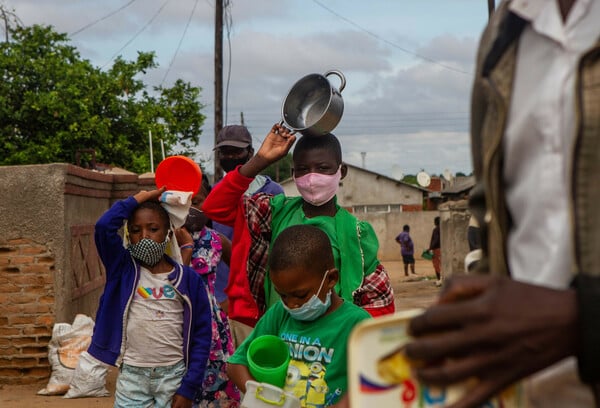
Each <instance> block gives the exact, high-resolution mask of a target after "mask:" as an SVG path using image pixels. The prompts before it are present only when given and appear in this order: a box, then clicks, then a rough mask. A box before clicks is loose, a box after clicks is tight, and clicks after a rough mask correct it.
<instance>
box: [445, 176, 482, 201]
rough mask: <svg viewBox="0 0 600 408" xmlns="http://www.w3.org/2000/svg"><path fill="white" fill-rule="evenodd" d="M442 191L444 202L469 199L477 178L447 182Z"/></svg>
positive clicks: (460, 178) (469, 177) (470, 177)
mask: <svg viewBox="0 0 600 408" xmlns="http://www.w3.org/2000/svg"><path fill="white" fill-rule="evenodd" d="M444 183H445V185H444V187H443V189H442V191H441V196H442V201H444V202H445V201H458V200H464V199H466V198H467V197H468V195H469V192H470V191H471V189H472V188H473V186H474V185H475V176H464V177H456V178H453V179H452V181H451V182H449V181H445V182H444Z"/></svg>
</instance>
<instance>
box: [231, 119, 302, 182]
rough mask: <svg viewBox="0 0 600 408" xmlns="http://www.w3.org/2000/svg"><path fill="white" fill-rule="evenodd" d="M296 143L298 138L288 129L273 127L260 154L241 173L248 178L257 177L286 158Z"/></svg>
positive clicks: (245, 165) (241, 169) (242, 168)
mask: <svg viewBox="0 0 600 408" xmlns="http://www.w3.org/2000/svg"><path fill="white" fill-rule="evenodd" d="M295 141H296V136H294V133H293V132H292V131H290V130H289V129H288V128H286V127H285V126H283V125H281V124H275V125H273V127H272V128H271V131H270V132H269V134H268V135H267V137H265V140H264V141H263V143H262V145H261V146H260V149H258V152H257V153H256V154H255V155H254V156H252V158H251V159H250V160H249V161H248V162H246V163H245V164H244V165H243V166H242V167H241V168H240V173H241V174H242V175H243V176H246V177H256V175H257V174H260V172H262V171H263V170H264V169H266V168H267V167H269V166H270V165H271V164H273V163H275V162H276V161H277V160H279V159H281V158H283V157H285V156H286V155H287V154H288V152H289V151H290V149H291V148H292V146H293V145H294V142H295Z"/></svg>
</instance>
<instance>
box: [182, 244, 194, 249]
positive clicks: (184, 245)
mask: <svg viewBox="0 0 600 408" xmlns="http://www.w3.org/2000/svg"><path fill="white" fill-rule="evenodd" d="M179 249H194V244H183V245H182V246H180V247H179Z"/></svg>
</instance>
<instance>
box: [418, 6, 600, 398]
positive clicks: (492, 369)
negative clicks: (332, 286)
mask: <svg viewBox="0 0 600 408" xmlns="http://www.w3.org/2000/svg"><path fill="white" fill-rule="evenodd" d="M599 21H600V1H591V0H576V1H575V0H553V1H548V0H513V1H510V2H508V1H507V2H503V3H502V4H501V5H500V6H499V8H498V10H497V11H496V12H495V14H494V15H493V16H492V19H491V21H490V23H489V24H488V27H487V28H486V30H485V32H484V34H483V37H482V39H481V42H480V46H479V53H478V61H477V62H478V63H477V71H476V78H475V83H474V86H473V93H472V114H471V120H472V123H471V139H472V140H471V143H472V153H473V163H474V171H475V176H476V179H477V185H476V187H475V188H474V191H473V193H472V195H471V211H472V213H473V214H474V215H475V216H476V217H477V219H478V221H479V224H480V226H481V233H482V235H481V237H482V252H483V257H482V259H481V260H480V261H479V262H478V264H477V266H476V269H475V270H476V271H477V272H480V274H477V275H475V276H457V277H453V278H450V279H448V280H447V281H446V282H445V284H444V288H443V290H442V293H441V295H440V299H439V303H438V304H437V305H434V306H432V307H431V308H429V309H428V310H427V311H426V312H425V313H424V314H423V315H421V316H419V317H417V318H415V319H413V320H412V322H411V325H410V330H411V332H412V334H413V335H414V336H415V338H416V339H415V341H414V342H412V343H411V344H409V345H408V346H407V349H406V352H407V355H408V356H409V357H410V358H412V359H415V360H421V361H422V363H424V364H422V365H419V368H416V374H417V376H418V377H419V379H420V380H421V381H423V382H425V383H429V384H440V385H447V384H450V383H456V382H460V381H463V380H466V379H468V378H475V379H477V385H476V386H475V388H474V389H473V390H472V391H470V392H469V393H467V394H465V395H464V397H463V398H462V399H461V401H459V402H457V403H456V404H455V405H453V407H475V406H479V405H480V404H481V403H482V402H483V401H485V399H487V398H488V397H489V396H491V395H493V394H496V393H498V392H499V391H500V390H501V389H503V388H505V387H506V386H508V385H510V384H511V383H513V382H515V381H518V380H521V379H525V380H524V382H523V384H524V389H525V392H526V394H525V395H526V397H527V399H528V404H529V406H533V407H589V406H599V403H600V398H598V397H599V396H600V394H599V393H598V390H599V387H598V384H599V382H600V347H598V345H599V344H600V325H599V324H598V322H599V321H600V250H599V248H600V213H599V212H598V208H597V207H598V203H600V189H599V188H598V174H600V24H599V23H598V22H599ZM485 275H491V276H485ZM433 333H435V335H434V336H430V335H431V334H433Z"/></svg>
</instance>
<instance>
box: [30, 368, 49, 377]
mask: <svg viewBox="0 0 600 408" xmlns="http://www.w3.org/2000/svg"><path fill="white" fill-rule="evenodd" d="M26 373H27V375H29V376H32V377H37V378H40V377H41V378H45V377H48V376H49V375H50V367H36V368H30V369H28V370H26Z"/></svg>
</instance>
